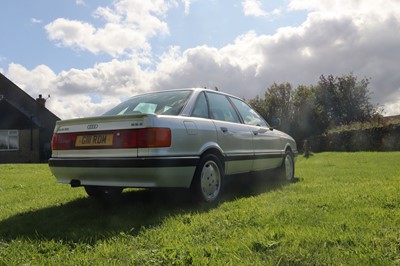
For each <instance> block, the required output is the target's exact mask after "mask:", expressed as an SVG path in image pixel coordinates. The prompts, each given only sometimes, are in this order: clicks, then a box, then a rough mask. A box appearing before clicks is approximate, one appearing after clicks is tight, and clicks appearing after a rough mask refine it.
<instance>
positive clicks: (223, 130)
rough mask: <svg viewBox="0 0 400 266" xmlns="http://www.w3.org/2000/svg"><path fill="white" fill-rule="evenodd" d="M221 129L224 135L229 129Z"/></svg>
mask: <svg viewBox="0 0 400 266" xmlns="http://www.w3.org/2000/svg"><path fill="white" fill-rule="evenodd" d="M220 128H221V131H222V132H223V133H226V132H228V128H226V127H220Z"/></svg>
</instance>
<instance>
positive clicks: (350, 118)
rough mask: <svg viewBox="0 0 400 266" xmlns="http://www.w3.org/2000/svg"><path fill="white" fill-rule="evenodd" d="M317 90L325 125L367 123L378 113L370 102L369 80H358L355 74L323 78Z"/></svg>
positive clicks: (317, 104)
mask: <svg viewBox="0 0 400 266" xmlns="http://www.w3.org/2000/svg"><path fill="white" fill-rule="evenodd" d="M318 85H319V87H318V89H317V90H316V108H318V109H319V110H320V111H321V113H322V116H323V117H325V121H324V123H323V124H324V125H326V127H329V128H331V127H334V126H339V125H345V124H350V123H353V122H365V121H368V120H370V119H372V117H374V115H375V114H376V113H377V110H378V107H377V106H375V105H373V104H372V103H371V102H370V95H371V93H370V92H369V89H368V85H369V80H368V79H362V80H361V81H358V80H357V77H355V76H354V75H353V74H349V75H346V76H342V77H333V76H332V75H329V76H328V77H325V76H323V75H322V76H321V77H320V80H319V82H318Z"/></svg>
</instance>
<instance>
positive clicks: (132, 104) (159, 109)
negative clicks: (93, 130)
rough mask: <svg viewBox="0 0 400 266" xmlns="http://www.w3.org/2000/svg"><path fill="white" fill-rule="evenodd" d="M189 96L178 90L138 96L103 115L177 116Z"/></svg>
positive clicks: (187, 93)
mask: <svg viewBox="0 0 400 266" xmlns="http://www.w3.org/2000/svg"><path fill="white" fill-rule="evenodd" d="M190 94H191V91H190V90H179V91H165V92H155V93H149V94H143V95H138V96H135V97H132V98H130V99H129V100H127V101H124V102H122V103H120V104H119V105H117V106H116V107H114V108H113V109H111V110H110V111H108V112H106V113H105V114H103V115H104V116H107V115H131V114H158V115H179V114H180V112H181V110H182V108H183V107H184V106H185V104H186V102H187V100H188V99H189V96H190Z"/></svg>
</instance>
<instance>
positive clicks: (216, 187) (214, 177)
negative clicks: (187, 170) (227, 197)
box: [191, 154, 224, 202]
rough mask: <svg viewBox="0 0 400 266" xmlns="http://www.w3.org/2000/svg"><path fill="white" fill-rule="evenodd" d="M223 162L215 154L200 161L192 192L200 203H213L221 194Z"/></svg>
mask: <svg viewBox="0 0 400 266" xmlns="http://www.w3.org/2000/svg"><path fill="white" fill-rule="evenodd" d="M223 176H224V172H223V167H222V163H221V160H220V159H219V158H218V156H216V155H214V154H206V155H204V156H203V157H201V159H200V163H199V164H198V166H197V168H196V171H195V174H194V177H193V183H192V187H191V189H192V192H193V193H194V196H195V197H196V199H197V200H198V201H201V202H212V201H215V200H216V199H217V198H218V197H219V196H220V194H221V191H222V182H223Z"/></svg>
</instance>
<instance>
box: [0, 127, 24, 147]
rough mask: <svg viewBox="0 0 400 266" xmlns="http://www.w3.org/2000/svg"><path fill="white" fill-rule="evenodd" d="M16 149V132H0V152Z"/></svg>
mask: <svg viewBox="0 0 400 266" xmlns="http://www.w3.org/2000/svg"><path fill="white" fill-rule="evenodd" d="M18 149H19V134H18V130H0V150H3V151H4V150H6V151H12V150H18Z"/></svg>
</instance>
